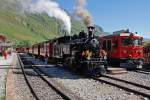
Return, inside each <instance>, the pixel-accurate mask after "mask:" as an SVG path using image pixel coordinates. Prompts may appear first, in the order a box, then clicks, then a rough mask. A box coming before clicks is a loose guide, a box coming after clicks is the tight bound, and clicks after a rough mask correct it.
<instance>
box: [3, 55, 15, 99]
mask: <svg viewBox="0 0 150 100" xmlns="http://www.w3.org/2000/svg"><path fill="white" fill-rule="evenodd" d="M12 58H13V54H12V55H9V56H8V59H6V60H5V59H4V58H2V57H1V56H0V100H4V99H5V95H6V78H7V73H8V69H9V67H10V64H11V63H12Z"/></svg>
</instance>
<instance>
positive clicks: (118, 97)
mask: <svg viewBox="0 0 150 100" xmlns="http://www.w3.org/2000/svg"><path fill="white" fill-rule="evenodd" d="M33 62H34V63H35V64H38V65H42V64H44V62H41V61H39V60H36V61H35V60H34V61H33ZM40 68H41V69H42V70H43V71H44V72H46V73H47V74H49V75H50V76H53V79H54V80H56V81H57V82H58V83H60V84H61V85H63V86H64V87H66V88H67V89H69V90H71V91H72V92H73V93H75V94H77V95H78V96H79V97H82V98H83V99H85V100H133V99H134V100H143V99H146V98H144V97H142V96H137V95H135V94H133V93H129V92H126V91H124V90H122V89H119V88H116V87H113V86H110V85H107V84H104V83H100V82H97V81H94V80H92V79H88V78H82V77H81V76H78V75H74V74H72V73H71V72H69V71H67V70H64V69H63V68H60V67H58V66H54V65H49V66H48V67H42V66H41V67H40Z"/></svg>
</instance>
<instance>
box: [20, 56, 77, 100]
mask: <svg viewBox="0 0 150 100" xmlns="http://www.w3.org/2000/svg"><path fill="white" fill-rule="evenodd" d="M18 59H19V63H20V65H21V69H22V72H23V75H24V78H25V81H26V83H27V85H28V86H29V89H30V91H31V93H32V94H33V96H34V97H35V99H36V100H45V99H46V98H47V99H46V100H57V99H59V100H75V99H79V98H75V97H74V98H72V97H69V96H68V95H66V93H64V92H63V90H59V89H58V88H57V87H55V86H54V85H53V84H51V83H50V82H49V81H48V80H47V79H46V78H45V77H43V75H41V74H42V73H41V71H40V70H39V69H37V68H36V67H34V66H27V68H29V67H30V68H29V69H26V66H25V63H26V64H28V65H32V64H33V63H31V62H29V61H27V60H26V58H25V57H23V55H21V56H20V55H18ZM30 77H33V78H30ZM37 80H38V81H37ZM36 81H37V82H36ZM34 82H35V83H34ZM40 82H41V83H40ZM39 83H40V84H39ZM39 85H40V86H39ZM46 86H47V87H46ZM39 87H40V88H41V89H42V88H46V89H47V90H48V91H47V92H48V93H49V94H51V95H47V97H45V96H46V95H43V94H42V93H45V94H47V93H46V92H43V91H42V90H40V88H39ZM39 92H40V93H39ZM43 96H44V97H43Z"/></svg>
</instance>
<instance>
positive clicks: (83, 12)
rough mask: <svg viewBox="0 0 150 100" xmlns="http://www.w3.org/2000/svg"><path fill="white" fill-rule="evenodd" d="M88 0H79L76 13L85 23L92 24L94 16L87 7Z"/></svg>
mask: <svg viewBox="0 0 150 100" xmlns="http://www.w3.org/2000/svg"><path fill="white" fill-rule="evenodd" d="M85 6H86V0H77V4H76V6H75V14H76V15H77V16H79V17H80V18H81V19H82V20H83V22H84V23H85V25H87V26H90V25H92V16H91V15H90V13H89V11H88V10H87V9H86V8H85Z"/></svg>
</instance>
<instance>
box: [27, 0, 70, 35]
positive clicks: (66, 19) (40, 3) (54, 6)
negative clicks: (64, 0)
mask: <svg viewBox="0 0 150 100" xmlns="http://www.w3.org/2000/svg"><path fill="white" fill-rule="evenodd" d="M28 1H31V0H28ZM29 3H30V4H29ZM27 4H29V5H30V6H26V5H24V7H26V8H29V9H28V10H29V11H30V12H31V13H47V14H48V15H49V16H51V17H55V18H57V19H60V20H62V21H63V23H64V26H65V29H66V31H67V32H68V33H69V34H70V33H71V19H70V16H69V15H68V14H67V13H66V12H65V11H64V10H63V9H61V8H60V6H59V4H58V3H57V2H55V1H54V0H37V1H36V2H34V3H33V2H32V3H31V2H28V3H27Z"/></svg>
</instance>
